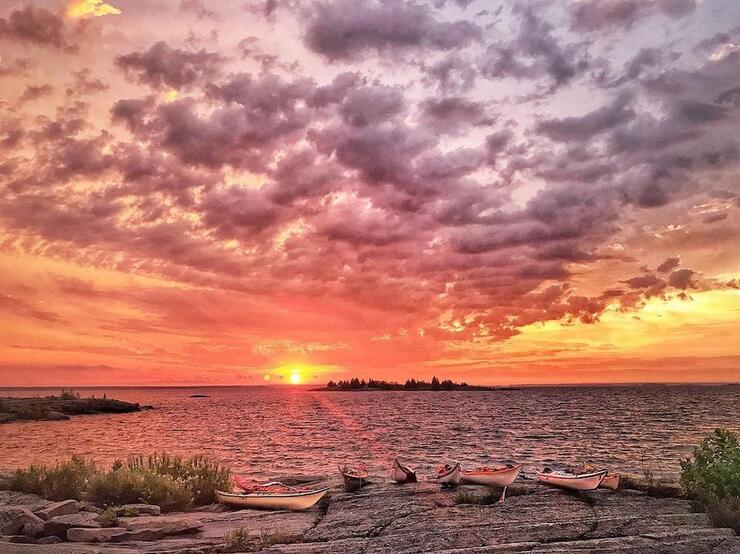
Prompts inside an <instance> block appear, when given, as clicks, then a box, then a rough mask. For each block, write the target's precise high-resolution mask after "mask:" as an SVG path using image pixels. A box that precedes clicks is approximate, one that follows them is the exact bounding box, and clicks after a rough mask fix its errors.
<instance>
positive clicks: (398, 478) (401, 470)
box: [391, 458, 416, 483]
mask: <svg viewBox="0 0 740 554" xmlns="http://www.w3.org/2000/svg"><path fill="white" fill-rule="evenodd" d="M391 479H393V480H394V481H395V482H396V483H416V472H415V471H414V470H413V469H411V468H410V467H408V466H405V465H403V464H402V463H401V462H399V461H398V458H396V459H395V460H393V464H391Z"/></svg>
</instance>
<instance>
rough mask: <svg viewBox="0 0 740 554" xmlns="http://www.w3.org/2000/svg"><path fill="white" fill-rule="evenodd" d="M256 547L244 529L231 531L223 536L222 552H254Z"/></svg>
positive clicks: (238, 528) (239, 528)
mask: <svg viewBox="0 0 740 554" xmlns="http://www.w3.org/2000/svg"><path fill="white" fill-rule="evenodd" d="M255 550H257V545H256V544H255V542H254V541H253V540H252V537H250V535H249V531H247V530H246V529H245V528H244V527H237V528H236V529H232V530H231V531H229V532H228V533H226V534H225V535H224V546H223V551H224V552H254V551H255Z"/></svg>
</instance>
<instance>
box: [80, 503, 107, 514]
mask: <svg viewBox="0 0 740 554" xmlns="http://www.w3.org/2000/svg"><path fill="white" fill-rule="evenodd" d="M78 506H79V508H80V511H81V512H91V513H93V514H98V515H100V514H102V513H103V510H102V509H101V508H98V507H97V506H96V505H95V504H91V503H90V502H87V501H85V500H83V501H82V502H78Z"/></svg>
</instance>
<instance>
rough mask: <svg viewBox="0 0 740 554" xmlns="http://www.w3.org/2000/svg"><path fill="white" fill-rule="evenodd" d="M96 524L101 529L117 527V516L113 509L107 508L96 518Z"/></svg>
mask: <svg viewBox="0 0 740 554" xmlns="http://www.w3.org/2000/svg"><path fill="white" fill-rule="evenodd" d="M98 523H100V525H101V526H103V527H118V514H117V513H116V511H115V510H114V509H113V508H107V509H106V510H105V511H104V512H103V513H102V514H100V515H99V516H98Z"/></svg>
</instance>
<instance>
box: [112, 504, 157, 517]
mask: <svg viewBox="0 0 740 554" xmlns="http://www.w3.org/2000/svg"><path fill="white" fill-rule="evenodd" d="M113 509H114V510H115V511H116V515H117V516H118V517H124V516H127V517H132V516H131V514H137V515H140V516H158V515H159V514H161V513H162V508H160V507H159V506H155V505H153V504H123V505H122V506H116V507H115V508H113ZM133 517H136V516H133Z"/></svg>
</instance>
